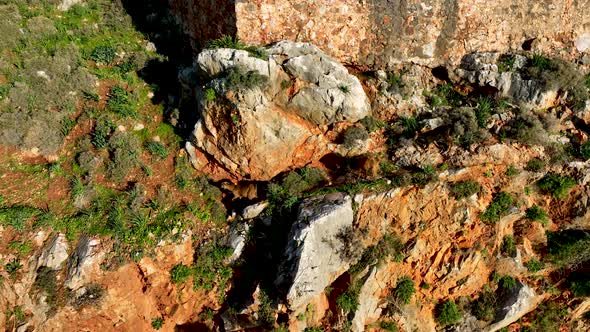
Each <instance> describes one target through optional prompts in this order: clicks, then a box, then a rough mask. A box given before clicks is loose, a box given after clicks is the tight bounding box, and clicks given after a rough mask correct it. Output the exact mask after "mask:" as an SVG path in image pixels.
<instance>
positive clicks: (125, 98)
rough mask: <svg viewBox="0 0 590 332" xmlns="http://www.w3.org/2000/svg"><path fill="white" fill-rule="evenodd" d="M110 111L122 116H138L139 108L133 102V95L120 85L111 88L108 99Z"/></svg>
mask: <svg viewBox="0 0 590 332" xmlns="http://www.w3.org/2000/svg"><path fill="white" fill-rule="evenodd" d="M107 108H108V110H109V111H111V112H114V113H117V114H119V115H121V116H122V117H128V116H131V117H133V116H136V115H137V109H136V108H135V105H134V104H133V100H132V95H131V93H130V92H128V91H127V90H125V89H124V88H123V87H122V86H120V85H115V86H113V87H112V88H111V91H110V93H109V99H108V100H107Z"/></svg>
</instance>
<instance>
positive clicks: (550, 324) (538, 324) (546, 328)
mask: <svg viewBox="0 0 590 332" xmlns="http://www.w3.org/2000/svg"><path fill="white" fill-rule="evenodd" d="M567 314H568V310H567V307H564V306H563V305H562V304H559V303H556V302H545V303H542V304H541V305H540V306H539V307H538V308H537V310H535V312H534V314H533V321H532V324H531V331H539V332H540V331H543V332H559V331H560V327H561V325H562V324H563V323H564V318H565V317H566V316H567Z"/></svg>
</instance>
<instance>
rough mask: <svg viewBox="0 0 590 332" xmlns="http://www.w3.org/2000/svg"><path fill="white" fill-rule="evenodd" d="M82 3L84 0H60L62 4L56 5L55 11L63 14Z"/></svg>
mask: <svg viewBox="0 0 590 332" xmlns="http://www.w3.org/2000/svg"><path fill="white" fill-rule="evenodd" d="M82 2H84V0H62V2H61V3H60V4H59V5H57V9H59V10H61V11H63V12H65V11H68V10H69V9H70V8H72V6H74V5H77V4H80V3H82Z"/></svg>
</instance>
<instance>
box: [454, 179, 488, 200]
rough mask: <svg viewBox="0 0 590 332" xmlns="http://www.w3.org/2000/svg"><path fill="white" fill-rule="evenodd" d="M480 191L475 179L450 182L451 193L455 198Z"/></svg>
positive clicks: (465, 196)
mask: <svg viewBox="0 0 590 332" xmlns="http://www.w3.org/2000/svg"><path fill="white" fill-rule="evenodd" d="M480 191H481V185H480V184H479V183H478V182H475V181H461V182H455V183H453V184H451V194H452V195H453V196H454V197H455V198H456V199H463V198H467V197H471V196H473V195H474V194H477V193H479V192H480Z"/></svg>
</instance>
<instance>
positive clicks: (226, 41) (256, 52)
mask: <svg viewBox="0 0 590 332" xmlns="http://www.w3.org/2000/svg"><path fill="white" fill-rule="evenodd" d="M207 48H232V49H235V50H244V51H247V52H248V53H249V54H250V55H251V56H253V57H256V58H259V59H268V54H267V53H266V50H264V49H263V48H259V47H256V46H251V45H247V44H245V43H243V42H242V41H240V39H239V38H238V37H231V36H228V35H225V36H223V37H221V38H218V39H215V40H211V41H209V43H208V44H207Z"/></svg>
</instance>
